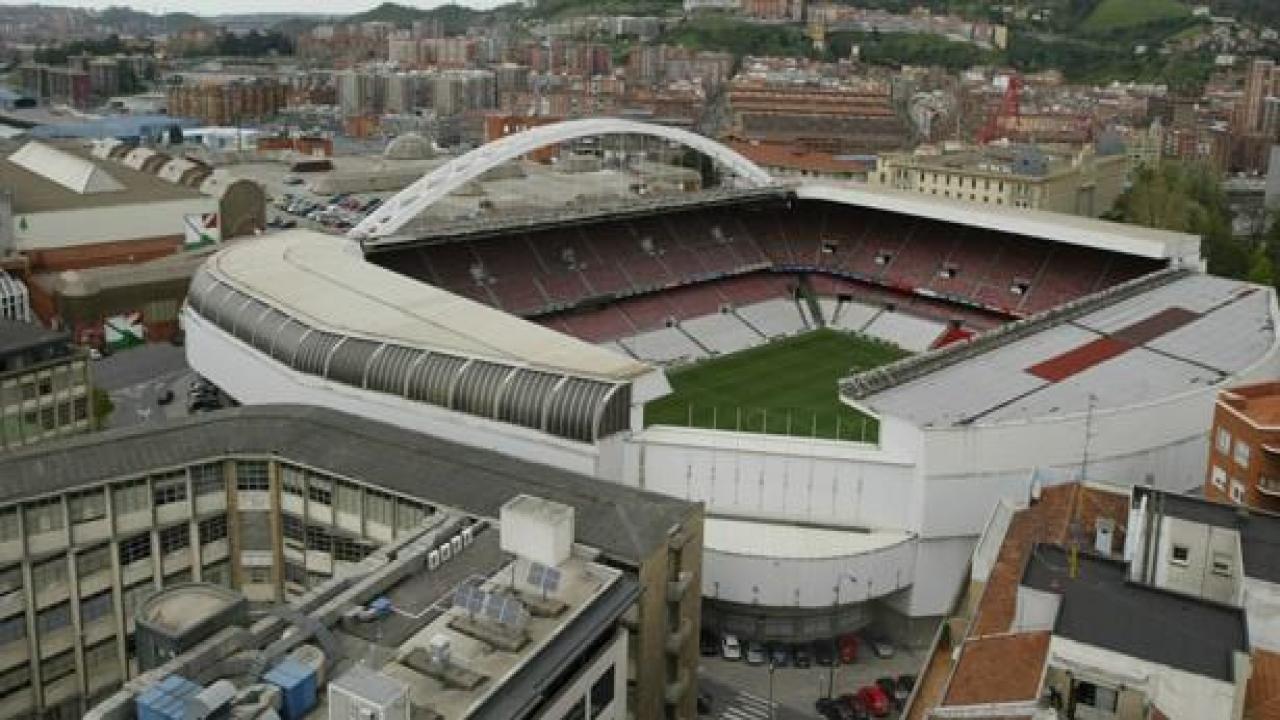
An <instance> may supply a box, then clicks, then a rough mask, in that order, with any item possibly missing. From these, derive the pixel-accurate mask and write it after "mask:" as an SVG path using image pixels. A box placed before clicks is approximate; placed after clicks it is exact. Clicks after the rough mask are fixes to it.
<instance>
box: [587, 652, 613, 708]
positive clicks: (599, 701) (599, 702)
mask: <svg viewBox="0 0 1280 720" xmlns="http://www.w3.org/2000/svg"><path fill="white" fill-rule="evenodd" d="M613 673H614V666H613V665H610V666H609V669H608V670H605V671H604V674H602V675H601V676H600V677H599V678H597V679H596V681H595V683H594V684H593V685H592V686H591V717H593V718H598V717H600V716H601V715H602V714H603V713H604V711H605V710H608V709H609V705H610V704H611V703H612V702H613V690H614V687H613V684H614V677H613Z"/></svg>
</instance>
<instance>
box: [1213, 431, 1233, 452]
mask: <svg viewBox="0 0 1280 720" xmlns="http://www.w3.org/2000/svg"><path fill="white" fill-rule="evenodd" d="M1214 446H1215V447H1217V448H1218V452H1220V453H1222V454H1223V455H1226V454H1227V453H1229V452H1231V433H1230V432H1229V431H1228V430H1227V429H1226V428H1224V427H1220V428H1218V433H1217V435H1216V436H1215V437H1214Z"/></svg>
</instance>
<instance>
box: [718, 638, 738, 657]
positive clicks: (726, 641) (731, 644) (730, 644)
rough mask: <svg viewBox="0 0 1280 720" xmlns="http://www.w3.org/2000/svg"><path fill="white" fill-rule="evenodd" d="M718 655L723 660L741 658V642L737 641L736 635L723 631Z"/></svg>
mask: <svg viewBox="0 0 1280 720" xmlns="http://www.w3.org/2000/svg"><path fill="white" fill-rule="evenodd" d="M720 657H723V658H724V659H725V660H741V659H742V643H740V642H738V636H737V635H732V634H729V633H725V636H724V637H723V638H721V639H720Z"/></svg>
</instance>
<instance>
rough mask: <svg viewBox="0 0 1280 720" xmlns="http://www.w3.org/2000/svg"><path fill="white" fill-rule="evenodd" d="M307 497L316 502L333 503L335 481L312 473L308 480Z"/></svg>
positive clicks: (322, 503)
mask: <svg viewBox="0 0 1280 720" xmlns="http://www.w3.org/2000/svg"><path fill="white" fill-rule="evenodd" d="M307 497H308V498H310V500H311V502H314V503H320V504H321V505H333V482H332V481H330V480H328V479H326V478H322V477H319V476H317V475H312V476H311V477H310V478H308V480H307Z"/></svg>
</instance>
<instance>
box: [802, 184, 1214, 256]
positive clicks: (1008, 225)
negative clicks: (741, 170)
mask: <svg viewBox="0 0 1280 720" xmlns="http://www.w3.org/2000/svg"><path fill="white" fill-rule="evenodd" d="M796 197H799V198H800V199H802V200H823V201H826V202H833V203H841V204H845V205H854V206H859V207H868V208H874V209H877V210H886V211H889V212H896V213H902V214H905V215H913V216H916V217H922V218H929V219H932V220H940V221H942V222H947V223H953V224H957V225H967V226H969V227H978V228H985V229H988V230H997V231H1000V232H1006V233H1012V234H1015V235H1025V236H1028V237H1035V238H1043V239H1045V240H1052V241H1054V242H1060V243H1065V244H1068V245H1078V246H1082V247H1091V248H1098V249H1101V250H1110V251H1113V252H1120V253H1125V254H1127V255H1137V256H1140V257H1147V258H1155V259H1178V260H1181V261H1183V262H1184V263H1185V264H1187V265H1189V266H1193V267H1199V263H1200V238H1199V237H1198V236H1196V235H1189V234H1187V233H1177V232H1170V231H1168V230H1153V229H1150V228H1144V227H1140V226H1137V225H1124V224H1121V223H1113V222H1107V221H1105V220H1095V219H1093V218H1086V217H1080V216H1078V215H1065V214H1061V213H1054V212H1046V211H1042V210H1022V209H1017V208H1010V207H1003V206H994V205H983V204H979V203H971V202H965V201H963V200H950V199H946V198H938V197H935V196H932V195H930V196H928V197H922V196H920V195H919V194H916V193H909V192H903V191H901V190H887V189H881V188H871V187H868V186H866V185H854V184H833V183H819V182H806V183H804V184H801V185H800V186H798V187H797V188H796Z"/></svg>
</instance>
